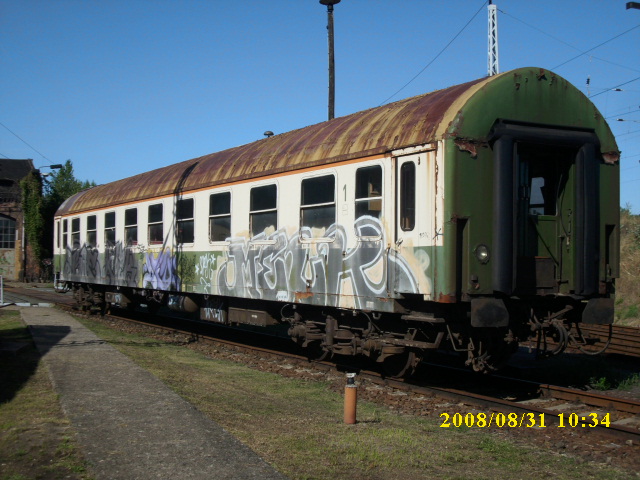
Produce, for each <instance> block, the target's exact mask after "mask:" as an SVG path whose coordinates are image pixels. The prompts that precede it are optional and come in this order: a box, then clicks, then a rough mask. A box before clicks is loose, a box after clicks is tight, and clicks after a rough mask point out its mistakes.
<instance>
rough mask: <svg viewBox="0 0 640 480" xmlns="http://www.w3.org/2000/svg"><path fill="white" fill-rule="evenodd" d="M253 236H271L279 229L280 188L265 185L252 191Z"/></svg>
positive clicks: (250, 219) (250, 221)
mask: <svg viewBox="0 0 640 480" xmlns="http://www.w3.org/2000/svg"><path fill="white" fill-rule="evenodd" d="M249 223H250V229H251V236H252V237H255V236H256V235H258V234H260V233H264V234H265V235H270V234H272V233H273V232H275V231H276V230H277V229H278V187H277V186H276V185H275V184H274V185H265V186H263V187H255V188H252V189H251V200H250V206H249Z"/></svg>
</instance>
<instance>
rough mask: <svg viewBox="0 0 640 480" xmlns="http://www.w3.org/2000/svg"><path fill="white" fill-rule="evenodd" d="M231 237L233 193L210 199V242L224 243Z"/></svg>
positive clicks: (216, 195)
mask: <svg viewBox="0 0 640 480" xmlns="http://www.w3.org/2000/svg"><path fill="white" fill-rule="evenodd" d="M230 236H231V192H223V193H215V194H213V195H211V196H210V197H209V241H211V242H224V241H225V240H226V239H227V238H229V237H230Z"/></svg>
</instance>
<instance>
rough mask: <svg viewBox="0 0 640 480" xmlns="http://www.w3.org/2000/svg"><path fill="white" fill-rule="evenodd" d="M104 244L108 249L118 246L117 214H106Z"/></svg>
mask: <svg viewBox="0 0 640 480" xmlns="http://www.w3.org/2000/svg"><path fill="white" fill-rule="evenodd" d="M104 244H105V246H107V247H112V246H114V245H115V244H116V212H108V213H105V214H104Z"/></svg>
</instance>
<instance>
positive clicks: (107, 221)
mask: <svg viewBox="0 0 640 480" xmlns="http://www.w3.org/2000/svg"><path fill="white" fill-rule="evenodd" d="M65 229H66V225H65ZM104 244H105V246H108V247H111V246H113V245H115V244H116V212H108V213H105V214H104Z"/></svg>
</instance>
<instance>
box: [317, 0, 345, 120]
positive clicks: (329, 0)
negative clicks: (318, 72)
mask: <svg viewBox="0 0 640 480" xmlns="http://www.w3.org/2000/svg"><path fill="white" fill-rule="evenodd" d="M320 3H321V4H322V5H326V6H327V35H328V44H329V120H331V119H332V118H334V116H335V114H334V112H335V97H336V73H335V59H334V55H333V6H334V5H335V4H337V3H340V0H320Z"/></svg>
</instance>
